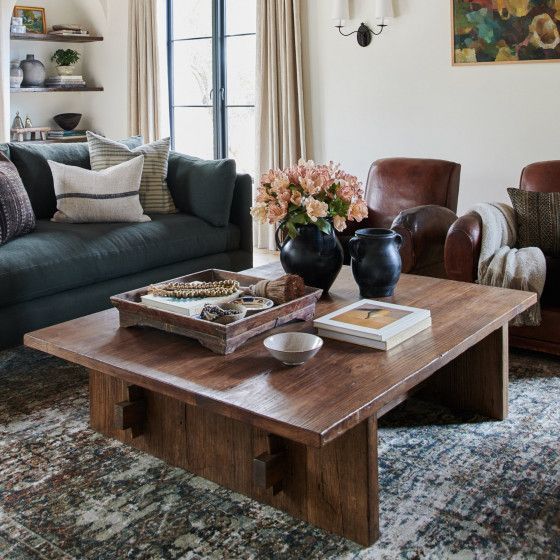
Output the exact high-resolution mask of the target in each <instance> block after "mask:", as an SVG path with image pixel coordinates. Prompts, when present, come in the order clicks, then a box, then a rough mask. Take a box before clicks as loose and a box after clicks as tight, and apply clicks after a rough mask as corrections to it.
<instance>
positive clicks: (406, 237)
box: [391, 205, 457, 278]
mask: <svg viewBox="0 0 560 560" xmlns="http://www.w3.org/2000/svg"><path fill="white" fill-rule="evenodd" d="M456 219H457V215H456V214H455V212H453V211H452V210H449V208H445V207H443V206H437V205H426V206H416V207H415V208H409V209H408V210H405V211H403V212H401V213H400V214H399V215H398V216H397V217H396V218H395V220H394V221H393V225H392V226H391V227H392V229H394V230H395V231H396V232H397V233H400V234H401V236H402V238H403V244H402V247H401V258H402V261H403V268H402V270H403V272H405V273H408V274H420V275H423V276H434V277H440V278H441V277H443V278H444V277H445V266H444V260H443V250H444V247H445V238H446V236H447V232H448V231H449V228H450V227H451V225H452V224H453V223H454V222H455V220H456Z"/></svg>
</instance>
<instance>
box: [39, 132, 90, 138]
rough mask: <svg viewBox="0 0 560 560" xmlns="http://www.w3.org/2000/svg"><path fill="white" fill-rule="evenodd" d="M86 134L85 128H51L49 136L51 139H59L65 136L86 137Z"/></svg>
mask: <svg viewBox="0 0 560 560" xmlns="http://www.w3.org/2000/svg"><path fill="white" fill-rule="evenodd" d="M85 136H86V131H85V130H49V132H48V133H47V138H48V139H49V140H59V139H64V138H73V139H77V138H80V139H81V138H84V137H85Z"/></svg>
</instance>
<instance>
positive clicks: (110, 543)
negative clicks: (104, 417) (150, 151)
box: [0, 348, 560, 560]
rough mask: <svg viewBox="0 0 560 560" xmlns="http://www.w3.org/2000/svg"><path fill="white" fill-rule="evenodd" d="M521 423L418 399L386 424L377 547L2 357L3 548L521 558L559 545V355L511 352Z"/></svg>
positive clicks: (11, 553)
mask: <svg viewBox="0 0 560 560" xmlns="http://www.w3.org/2000/svg"><path fill="white" fill-rule="evenodd" d="M511 373H512V375H511V388H510V408H511V413H510V418H509V419H508V420H507V421H505V422H490V421H485V420H484V419H481V418H476V417H469V418H466V417H458V416H455V415H453V414H452V413H451V412H450V411H449V410H446V409H444V408H440V407H437V406H435V405H430V404H428V403H425V402H422V401H419V400H410V401H409V402H407V403H405V404H404V405H402V406H400V407H398V408H397V409H395V410H394V411H393V412H391V413H390V414H389V415H387V416H386V417H384V419H383V420H382V421H381V422H380V434H379V435H380V449H379V450H380V483H381V531H382V536H381V539H380V540H379V541H378V542H377V543H376V544H375V545H374V546H372V547H371V548H368V549H363V548H360V547H359V546H357V545H355V544H354V543H351V542H349V541H346V540H344V539H342V538H339V537H336V536H333V535H328V534H326V533H324V532H322V531H321V530H318V529H316V528H313V527H312V526H310V525H307V524H305V523H303V522H299V521H296V520H294V519H293V518H291V517H289V516H288V515H285V514H283V513H280V512H278V511H276V510H274V509H272V508H270V507H266V506H262V505H260V504H258V503H256V502H254V501H252V500H250V499H248V498H245V497H243V496H240V495H238V494H235V493H233V492H230V491H228V490H225V489H224V488H221V487H219V486H217V485H215V484H213V483H211V482H208V481H206V480H204V479H201V478H199V477H195V476H192V475H190V474H189V473H186V472H184V471H181V470H179V469H176V468H171V467H169V466H167V465H165V464H164V463H162V462H161V461H159V460H157V459H154V458H151V457H149V456H147V455H144V454H142V453H140V452H138V451H135V450H133V449H130V448H128V447H126V446H124V445H122V444H120V443H116V442H114V441H111V440H109V439H107V438H105V437H102V436H100V435H98V434H96V433H94V432H92V431H91V430H89V429H88V426H87V414H88V405H87V376H86V372H85V370H84V369H82V368H80V367H77V366H73V365H71V364H67V363H65V362H62V361H60V360H57V359H54V358H51V357H48V356H46V355H43V354H40V353H38V352H34V351H31V350H26V349H22V348H19V349H16V350H13V351H7V352H3V353H0V438H1V439H0V465H1V469H0V557H1V558H9V559H18V560H23V559H39V558H40V559H57V560H59V559H71V558H80V559H81V558H84V559H89V558H94V559H97V560H101V559H111V560H113V559H116V558H134V559H136V558H142V559H144V558H154V559H156V558H157V559H160V558H161V559H179V558H184V559H199V558H216V559H223V558H228V559H233V558H241V559H253V558H254V559H268V558H274V559H276V558H285V559H297V560H300V559H311V558H321V559H326V558H337V559H374V558H375V559H395V558H403V559H425V558H437V559H445V558H453V559H461V560H468V559H475V558H477V559H478V558H489V559H490V558H491V559H506V558H507V559H521V558H550V559H552V558H558V557H559V555H560V527H559V520H560V519H559V517H560V443H559V434H560V406H559V396H560V362H559V361H556V360H554V359H552V358H546V357H543V356H533V355H523V354H519V355H514V356H512V367H511Z"/></svg>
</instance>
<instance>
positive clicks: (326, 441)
mask: <svg viewBox="0 0 560 560" xmlns="http://www.w3.org/2000/svg"><path fill="white" fill-rule="evenodd" d="M250 273H251V274H254V275H255V276H262V277H269V278H271V277H277V276H280V275H281V274H282V270H281V268H280V266H279V265H278V264H273V265H267V266H265V267H261V268H257V269H252V270H251V271H250ZM358 298H359V294H358V289H357V286H356V284H355V283H354V280H353V278H352V274H351V271H350V269H349V268H348V267H344V268H343V270H342V272H341V274H340V276H339V278H338V279H337V281H336V283H335V285H334V286H333V288H332V291H331V294H330V296H329V297H328V298H326V299H324V300H321V302H320V303H319V305H318V308H317V315H323V314H326V313H328V312H330V311H332V310H334V309H335V308H338V307H341V306H343V305H346V304H348V303H350V302H352V301H356V300H357V299H358ZM387 300H388V301H393V302H396V303H398V304H402V305H410V306H414V307H424V308H429V309H431V312H432V321H433V325H432V327H431V328H429V329H427V330H426V331H424V332H422V333H421V334H419V335H416V336H415V337H413V338H412V339H410V340H408V341H406V342H405V343H403V344H401V345H400V346H398V347H396V348H394V349H392V350H390V351H388V352H380V351H375V350H370V349H367V348H363V347H360V346H355V345H352V344H348V343H343V342H336V341H334V340H325V345H324V347H323V349H322V350H321V352H320V353H319V354H318V355H317V356H316V357H315V358H313V359H312V360H310V361H309V362H308V363H307V364H305V365H303V366H299V367H296V368H289V367H286V366H283V365H281V364H280V363H279V362H277V361H275V360H274V359H273V358H272V357H270V356H269V355H268V353H267V351H266V349H265V348H264V347H263V345H262V340H263V338H264V335H263V336H261V337H258V338H255V339H252V340H251V341H249V342H248V343H247V344H245V345H244V346H243V347H241V348H240V349H238V350H237V351H236V352H235V353H233V354H231V355H229V356H220V355H216V354H213V353H212V352H210V351H209V350H207V349H205V348H203V347H201V346H200V345H199V344H198V343H196V342H194V341H191V340H189V339H186V338H183V337H180V336H176V335H172V334H168V333H164V332H161V331H157V330H153V329H149V328H139V327H133V328H128V329H125V328H119V320H118V314H117V312H116V310H109V311H103V312H101V313H96V314H94V315H89V316H87V317H82V318H80V319H76V320H73V321H69V322H67V323H63V324H60V325H56V326H53V327H48V328H46V329H41V330H39V331H36V332H33V333H30V334H28V335H26V337H25V344H26V345H27V346H30V347H32V348H36V349H39V350H42V351H44V352H47V353H49V354H53V355H55V356H58V357H60V358H64V359H66V360H68V361H71V362H74V363H77V364H80V365H82V366H85V367H86V368H88V369H89V371H90V422H91V427H92V428H93V429H94V430H97V431H99V432H101V433H103V434H106V435H108V436H110V437H113V438H116V439H118V440H120V441H122V442H125V443H128V444H130V445H132V446H134V447H136V448H137V449H140V450H142V451H145V452H147V453H150V454H151V455H155V456H156V457H160V458H161V459H163V460H164V461H167V462H168V463H170V464H172V465H176V466H179V467H182V468H184V469H186V470H188V471H190V472H192V473H195V474H197V475H200V476H202V477H204V478H208V479H210V480H213V481H214V482H217V483H218V484H221V485H223V486H226V487H227V488H231V489H232V490H235V491H237V492H240V493H242V494H246V495H247V496H250V497H251V498H254V499H256V500H258V501H260V502H264V503H267V504H270V505H272V506H274V507H276V508H278V509H281V510H284V511H286V512H288V513H289V514H291V515H293V516H295V517H298V518H300V519H303V520H305V521H308V522H309V523H312V524H314V525H317V526H319V527H322V528H323V529H326V530H327V531H331V532H333V533H337V534H339V535H342V536H344V537H346V538H348V539H351V540H353V541H356V542H358V543H360V544H362V545H369V544H371V543H373V542H374V541H375V540H376V539H377V538H378V536H379V520H378V518H379V487H378V478H377V419H378V418H379V417H380V416H382V415H383V414H385V413H386V412H387V411H389V410H390V409H391V408H393V407H394V406H396V405H397V404H399V403H400V402H402V401H403V400H404V399H406V398H407V397H408V396H409V395H410V394H411V393H413V392H414V391H416V390H419V389H421V390H423V391H424V392H426V393H430V394H431V395H433V396H436V397H438V398H440V399H441V400H442V402H444V403H446V404H449V405H452V406H456V407H458V408H462V409H470V410H472V411H475V412H478V413H481V414H483V415H486V416H489V417H491V418H495V419H498V420H502V419H504V418H505V417H506V416H507V400H508V397H507V394H508V328H507V325H508V321H509V320H510V319H512V318H513V317H515V316H516V315H517V314H518V313H520V312H521V311H523V310H525V309H527V308H528V307H529V306H531V305H532V304H534V303H535V302H536V295H535V294H532V293H528V292H520V291H513V290H504V289H498V288H490V287H485V286H478V285H476V284H467V283H461V282H452V281H448V280H439V279H434V278H426V277H420V276H407V275H403V276H402V278H401V280H400V282H399V284H398V287H397V290H396V292H395V295H394V297H393V298H387ZM287 330H298V331H309V332H312V331H313V329H312V326H311V324H310V323H303V322H300V323H295V324H291V325H287V326H284V327H281V328H280V329H277V331H287ZM268 334H270V333H268Z"/></svg>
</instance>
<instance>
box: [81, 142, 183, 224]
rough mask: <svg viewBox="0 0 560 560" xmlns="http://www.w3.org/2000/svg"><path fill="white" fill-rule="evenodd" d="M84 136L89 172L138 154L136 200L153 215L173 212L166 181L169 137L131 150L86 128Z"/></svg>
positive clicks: (116, 163) (100, 169) (174, 210)
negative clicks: (141, 159) (139, 179)
mask: <svg viewBox="0 0 560 560" xmlns="http://www.w3.org/2000/svg"><path fill="white" fill-rule="evenodd" d="M87 138H88V144H89V158H90V163H91V168H92V170H93V171H102V170H103V169H107V168H108V167H111V166H112V165H118V164H119V163H122V162H123V161H128V160H130V159H132V158H135V157H136V156H138V154H142V155H143V156H144V171H143V173H142V183H141V185H140V203H141V204H142V207H143V208H144V211H145V212H153V213H156V214H172V213H174V212H176V211H177V210H176V208H175V205H174V204H173V199H172V198H171V193H170V192H169V189H168V188H167V182H166V177H167V166H168V159H169V149H170V147H171V140H170V139H169V138H164V139H163V140H156V141H155V142H152V143H151V144H144V145H143V146H139V147H138V148H133V149H130V148H128V147H127V146H125V145H124V144H121V143H120V142H115V141H114V140H109V139H107V138H104V137H103V136H99V135H97V134H94V133H93V132H89V131H88V132H87Z"/></svg>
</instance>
